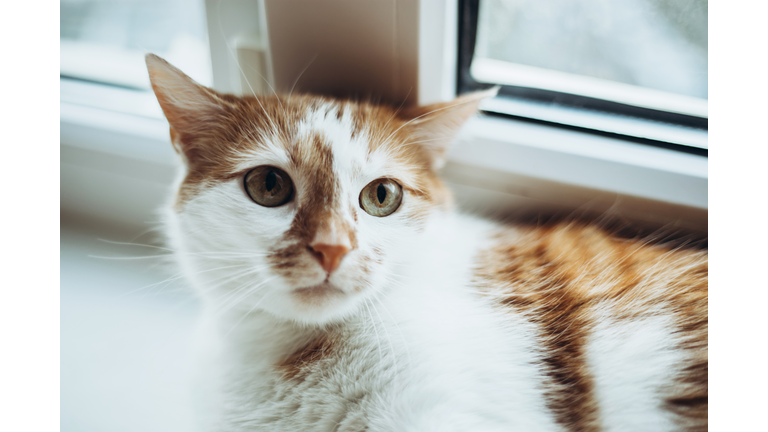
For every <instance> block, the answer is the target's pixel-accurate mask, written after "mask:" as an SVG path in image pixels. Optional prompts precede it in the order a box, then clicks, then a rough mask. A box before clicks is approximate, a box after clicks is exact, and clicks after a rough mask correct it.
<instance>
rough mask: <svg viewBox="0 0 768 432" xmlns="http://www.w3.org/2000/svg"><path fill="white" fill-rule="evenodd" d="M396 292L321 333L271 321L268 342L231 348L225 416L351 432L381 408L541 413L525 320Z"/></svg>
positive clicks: (477, 304) (431, 291) (431, 294)
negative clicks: (514, 325)
mask: <svg viewBox="0 0 768 432" xmlns="http://www.w3.org/2000/svg"><path fill="white" fill-rule="evenodd" d="M401 288H402V289H401V290H392V291H390V292H388V293H387V294H388V296H387V297H382V298H380V299H377V300H376V301H371V302H368V303H367V304H366V306H365V307H364V308H362V310H361V313H360V314H358V315H356V316H354V317H352V318H351V319H349V320H348V321H346V322H345V323H344V324H343V325H338V326H333V327H330V328H329V329H328V330H327V331H313V332H308V333H306V334H303V335H301V337H294V338H293V339H290V337H289V335H291V333H289V332H288V331H282V330H281V331H275V329H274V327H272V333H271V336H270V337H271V338H272V339H271V340H267V339H264V338H263V337H262V338H254V339H251V341H250V342H248V343H249V344H250V346H249V347H248V349H243V348H244V346H243V345H240V346H235V345H231V346H230V348H229V349H231V350H232V349H234V350H239V352H237V353H230V355H231V358H230V359H231V360H233V362H232V363H230V366H231V368H230V369H229V370H230V373H229V374H228V375H227V376H226V377H225V379H226V382H225V383H224V388H225V391H226V397H227V398H228V399H229V400H230V401H231V403H229V404H225V405H228V406H230V407H232V410H231V412H228V413H227V415H226V417H227V418H230V419H231V418H239V419H244V418H248V419H249V420H248V421H249V422H253V424H254V425H258V426H269V427H271V428H273V429H274V430H283V429H284V430H291V428H295V429H294V430H301V429H302V428H304V427H307V428H309V426H307V425H308V424H310V423H312V424H313V425H315V426H313V427H316V429H312V428H309V430H323V427H324V426H327V427H328V430H333V427H334V425H336V424H342V425H343V424H348V425H349V430H356V429H359V426H361V425H366V426H371V425H372V424H374V423H376V422H382V421H384V420H383V419H384V418H385V417H381V416H380V415H379V414H381V413H385V412H390V411H392V410H404V411H406V412H407V411H409V409H410V408H409V407H410V405H409V404H417V405H418V406H420V409H421V411H419V412H420V414H419V415H429V413H430V412H433V413H438V412H440V413H443V412H447V413H450V412H456V413H460V412H474V413H477V412H486V411H487V412H488V413H489V416H490V417H489V418H492V417H493V416H497V415H498V414H497V413H499V412H503V413H509V415H507V414H504V417H505V418H504V419H503V421H504V422H509V421H514V419H513V417H514V415H518V416H522V415H523V414H524V413H525V412H526V411H528V414H529V413H530V412H538V411H542V410H543V404H544V402H543V399H542V397H541V395H540V392H539V391H538V386H539V382H538V378H537V377H539V376H540V371H539V370H537V369H536V368H535V367H533V366H532V365H533V364H534V363H535V360H536V355H535V347H534V341H533V338H532V336H531V335H529V334H527V333H526V331H525V325H524V323H523V325H521V327H520V328H519V329H518V330H519V331H518V332H517V333H515V332H510V331H508V320H509V317H504V318H502V317H499V316H498V315H495V314H494V312H493V310H492V309H491V308H490V307H489V306H488V305H485V304H484V303H483V302H482V301H479V300H478V299H477V298H474V297H472V296H471V295H469V294H468V293H467V292H466V291H461V290H454V289H449V287H446V286H445V285H425V284H422V285H420V286H418V287H415V286H408V285H407V284H406V285H403V286H402V287H401ZM437 295H441V296H442V299H441V301H439V302H435V301H434V299H435V296H437ZM406 300H407V301H406ZM294 330H295V329H294ZM261 335H262V336H265V335H267V332H266V331H263V332H262V334H261ZM293 336H295V333H293ZM289 339H290V340H289ZM241 343H242V342H241ZM500 383H501V384H502V385H499V384H500ZM382 415H383V414H382ZM507 417H509V418H507ZM520 418H522V417H520ZM377 419H378V420H377ZM405 421H412V422H413V424H417V423H418V421H420V420H419V418H412V419H410V420H408V417H407V416H406V420H405ZM390 426H393V427H394V425H390ZM281 428H283V429H281ZM341 430H344V428H342V429H341Z"/></svg>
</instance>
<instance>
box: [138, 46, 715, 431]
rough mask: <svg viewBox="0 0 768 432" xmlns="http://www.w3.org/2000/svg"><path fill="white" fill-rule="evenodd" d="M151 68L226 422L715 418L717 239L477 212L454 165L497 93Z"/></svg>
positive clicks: (589, 422)
mask: <svg viewBox="0 0 768 432" xmlns="http://www.w3.org/2000/svg"><path fill="white" fill-rule="evenodd" d="M148 65H149V68H150V76H151V77H152V82H153V86H154V88H155V92H156V93H157V95H158V99H159V101H160V103H161V105H162V106H163V109H164V111H165V113H166V116H167V117H168V119H169V122H170V123H171V127H172V134H171V135H172V137H173V141H174V145H175V147H176V148H177V150H179V152H180V154H182V155H183V157H184V160H185V162H186V165H187V170H186V171H185V173H184V175H183V177H182V178H181V181H180V185H179V193H178V194H177V195H176V196H175V198H174V203H173V206H172V207H173V208H172V209H171V210H170V211H169V212H168V214H167V227H168V236H169V240H170V244H171V246H172V247H173V249H174V250H175V251H177V252H176V256H177V261H178V263H179V265H180V266H181V269H182V271H183V272H184V274H185V275H186V277H187V279H188V280H189V281H190V282H191V283H192V285H194V286H195V287H196V288H197V289H198V291H199V293H200V296H201V298H202V299H203V303H204V311H205V312H204V319H203V328H202V330H201V339H200V342H201V359H202V363H201V370H202V371H204V375H206V376H207V377H206V381H205V382H206V387H204V389H203V390H202V392H203V393H204V395H205V396H206V397H207V399H204V402H203V403H202V404H203V406H202V407H201V408H200V411H201V412H205V413H206V424H205V429H206V430H221V431H238V430H243V431H245V430H269V431H298V430H311V431H322V430H328V431H331V430H339V431H345V430H349V431H357V430H371V431H468V430H477V431H508V430H522V431H536V430H542V431H550V430H553V431H554V430H579V431H596V430H616V431H630V430H654V431H662V430H681V429H690V430H693V429H706V415H707V405H706V397H707V381H706V380H707V372H706V370H707V347H706V343H707V256H706V252H705V251H697V250H691V249H684V248H679V249H672V248H671V247H670V246H665V245H663V244H659V245H650V244H645V243H642V242H640V241H637V240H628V239H620V238H618V237H614V236H611V235H609V234H608V233H607V232H605V231H604V230H602V229H600V228H598V227H597V226H595V225H593V224H584V223H581V222H570V223H568V222H563V223H551V224H545V225H542V226H527V225H517V226H511V225H502V224H498V223H495V222H490V221H486V220H482V219H479V218H476V217H471V216H466V215H461V214H459V213H456V212H455V211H454V210H453V209H452V205H451V203H450V196H449V194H448V193H447V191H446V189H445V188H444V186H443V185H442V183H441V182H440V180H439V178H438V177H437V175H436V174H435V169H436V168H438V167H439V166H440V164H441V158H442V155H443V152H444V148H445V145H446V144H447V142H448V141H450V138H451V136H452V133H454V132H455V131H456V129H457V128H458V126H459V125H460V124H461V123H462V122H463V121H464V120H465V119H466V118H467V117H469V116H470V115H471V114H472V113H474V111H475V109H476V105H477V102H478V101H479V99H480V98H479V97H478V96H470V97H467V98H464V99H463V100H459V101H458V103H457V104H455V105H450V104H445V105H441V106H433V107H430V108H428V109H425V110H421V111H419V110H416V111H411V112H408V113H398V112H397V111H395V110H393V109H391V108H386V107H375V106H371V105H368V104H356V103H352V102H339V101H333V100H330V99H322V98H313V97H293V98H280V99H278V98H276V97H272V98H266V97H265V98H259V99H256V98H235V97H232V96H223V95H219V94H216V93H214V92H212V91H210V90H208V89H205V88H203V87H200V86H198V85H196V84H194V83H193V82H191V80H189V79H188V78H186V77H185V76H184V75H183V74H181V73H180V72H178V71H177V70H176V69H174V68H172V67H171V66H170V65H167V64H166V63H165V62H163V61H162V60H160V59H158V58H156V57H151V56H150V57H148ZM261 167H266V168H265V169H266V171H263V173H262V172H261V171H259V169H261ZM259 176H261V177H259ZM287 177H290V180H285V179H286V178H287ZM252 178H255V179H256V180H251V179H252ZM265 185H266V186H265ZM275 185H278V186H275ZM371 185H373V187H371ZM289 188H290V190H289ZM286 191H288V192H286ZM361 191H362V192H361ZM366 194H368V195H366ZM394 196H396V197H397V199H395V198H392V197H394ZM377 200H378V201H377ZM400 200H401V201H402V202H401V201H400Z"/></svg>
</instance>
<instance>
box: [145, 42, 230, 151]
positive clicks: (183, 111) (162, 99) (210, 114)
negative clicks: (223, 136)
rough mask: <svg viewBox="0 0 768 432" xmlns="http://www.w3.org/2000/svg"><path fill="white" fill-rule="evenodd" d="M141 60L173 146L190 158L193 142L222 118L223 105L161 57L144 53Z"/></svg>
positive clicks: (204, 88)
mask: <svg viewBox="0 0 768 432" xmlns="http://www.w3.org/2000/svg"><path fill="white" fill-rule="evenodd" d="M145 60H146V62H147V70H148V71H149V80H150V82H151V83H152V90H154V92H155V96H157V101H158V102H159V103H160V107H161V108H162V109H163V113H164V114H165V117H166V118H167V119H168V123H169V124H170V126H171V141H172V142H173V146H174V148H175V149H176V151H178V152H179V153H180V154H182V155H184V156H186V159H190V157H191V156H193V154H194V153H195V151H194V149H193V147H194V146H195V143H196V141H199V140H200V138H202V137H205V136H206V135H209V134H210V133H211V131H212V130H213V129H214V126H215V124H216V123H217V122H218V120H219V119H220V118H221V117H223V116H224V111H225V109H224V107H225V105H226V103H225V102H224V101H223V100H222V99H221V98H220V97H219V95H218V93H216V92H215V91H213V90H211V89H209V88H207V87H204V86H202V85H200V84H198V83H196V82H195V81H194V80H193V79H192V78H190V77H188V76H187V75H185V74H184V72H182V71H180V70H179V69H177V68H176V67H174V66H173V65H172V64H170V63H168V62H167V61H165V60H163V59H162V58H160V57H158V56H156V55H154V54H147V55H146V57H145Z"/></svg>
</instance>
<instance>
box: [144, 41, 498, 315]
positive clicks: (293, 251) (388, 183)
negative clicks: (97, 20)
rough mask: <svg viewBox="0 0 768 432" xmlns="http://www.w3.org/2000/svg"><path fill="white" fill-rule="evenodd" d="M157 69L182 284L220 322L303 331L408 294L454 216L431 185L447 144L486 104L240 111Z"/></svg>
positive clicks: (244, 103) (165, 67)
mask: <svg viewBox="0 0 768 432" xmlns="http://www.w3.org/2000/svg"><path fill="white" fill-rule="evenodd" d="M147 64H148V67H149V70H150V77H151V79H152V84H153V88H154V90H155V93H156V94H157V96H158V100H159V101H160V104H161V106H162V107H163V110H164V112H165V114H166V117H167V118H168V120H169V122H170V124H171V136H172V140H173V144H174V147H175V148H176V149H177V150H178V151H179V153H180V154H181V155H182V157H183V159H184V161H185V163H186V166H187V172H186V175H185V177H184V179H183V181H182V182H181V184H180V186H179V190H178V194H177V196H176V198H175V203H174V205H173V210H172V212H171V213H170V215H169V225H170V229H171V232H170V235H171V237H172V239H173V240H174V243H175V245H176V247H177V248H178V249H179V251H178V256H179V259H180V262H181V264H182V266H183V267H184V271H185V273H186V275H187V276H188V278H189V279H191V280H192V281H193V283H194V284H195V285H196V286H197V287H198V288H199V289H200V291H201V293H202V295H203V296H204V298H205V299H206V301H208V302H209V303H210V304H211V305H213V306H214V307H217V308H219V309H221V310H225V309H229V308H236V309H239V310H245V311H252V310H263V311H267V312H269V313H272V314H274V315H276V316H279V317H283V318H287V319H293V320H296V321H299V322H305V323H324V322H328V321H332V320H335V319H341V318H343V317H344V316H346V315H348V314H350V313H352V312H354V311H355V310H357V309H358V308H359V307H363V306H362V305H363V304H364V303H365V302H366V301H369V300H370V301H375V298H376V296H377V294H378V293H379V292H380V290H381V289H382V288H383V287H384V286H385V285H386V284H388V283H398V280H397V275H398V274H401V273H402V271H401V270H402V269H403V268H405V267H407V266H408V263H409V261H411V260H410V256H411V254H412V253H413V251H415V250H417V249H418V248H416V247H414V246H415V245H417V244H418V241H419V236H420V234H421V233H422V232H423V231H424V230H425V228H426V226H427V224H428V223H429V220H430V217H431V215H433V214H434V213H435V212H437V211H440V209H443V208H445V207H446V206H447V204H448V201H449V196H448V193H447V191H446V190H445V187H444V186H443V184H442V183H441V182H440V180H439V179H438V177H437V175H436V174H435V168H437V167H438V166H439V165H440V164H441V163H442V157H443V155H444V151H445V145H446V144H447V143H448V142H449V141H450V139H451V138H452V137H453V134H454V133H455V132H456V130H457V129H458V127H459V126H460V125H461V123H463V121H464V120H465V119H466V118H467V117H469V116H470V115H471V114H472V113H474V112H475V110H476V107H477V102H478V101H479V100H480V99H481V97H482V96H486V95H482V96H479V95H473V96H472V97H468V98H465V100H464V101H459V102H458V103H456V104H443V105H436V106H432V107H425V108H422V109H416V110H407V111H405V112H400V111H398V110H394V109H392V108H388V107H378V106H372V105H369V104H358V103H352V102H342V101H335V100H331V99H325V98H318V97H309V96H301V97H299V96H294V97H291V98H277V97H259V98H258V99H256V98H253V97H250V98H237V97H234V96H227V95H220V94H218V93H215V92H213V91H212V90H209V89H206V88H204V87H201V86H199V85H197V84H196V83H194V82H192V81H191V80H190V79H189V78H188V77H186V76H185V75H183V74H182V73H181V72H179V71H178V70H177V69H175V68H173V67H172V66H170V65H169V64H167V63H165V62H164V61H163V60H161V59H159V58H157V57H154V56H148V57H147ZM435 110H436V111H435ZM432 111H434V112H432ZM425 114H426V115H425Z"/></svg>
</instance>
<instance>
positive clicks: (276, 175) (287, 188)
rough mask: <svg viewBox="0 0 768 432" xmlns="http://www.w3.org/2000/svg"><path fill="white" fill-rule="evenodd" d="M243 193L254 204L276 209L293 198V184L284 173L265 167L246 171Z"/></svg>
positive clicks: (277, 169)
mask: <svg viewBox="0 0 768 432" xmlns="http://www.w3.org/2000/svg"><path fill="white" fill-rule="evenodd" d="M245 191H246V192H247V193H248V196H249V197H251V199H252V200H253V201H255V202H256V204H259V205H263V206H264V207H277V206H281V205H283V204H285V203H287V202H289V201H290V200H291V198H293V182H292V181H291V178H290V177H288V174H286V173H285V171H283V170H281V169H280V168H275V167H273V166H267V165H265V166H260V167H256V168H254V169H252V170H250V171H248V174H246V175H245Z"/></svg>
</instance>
